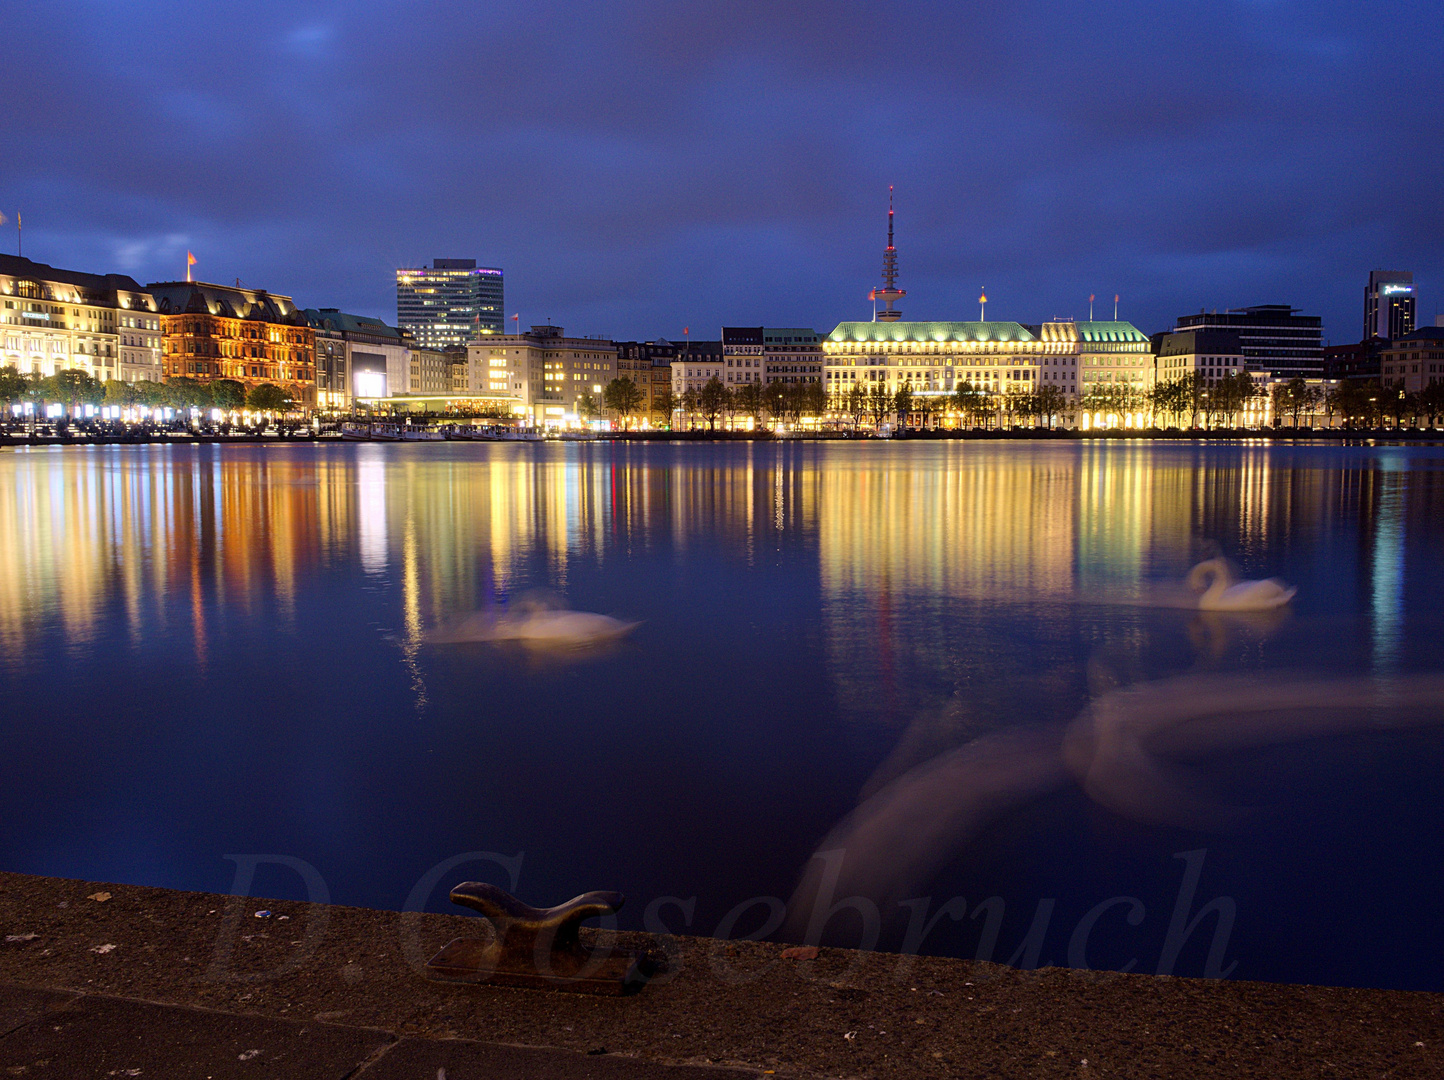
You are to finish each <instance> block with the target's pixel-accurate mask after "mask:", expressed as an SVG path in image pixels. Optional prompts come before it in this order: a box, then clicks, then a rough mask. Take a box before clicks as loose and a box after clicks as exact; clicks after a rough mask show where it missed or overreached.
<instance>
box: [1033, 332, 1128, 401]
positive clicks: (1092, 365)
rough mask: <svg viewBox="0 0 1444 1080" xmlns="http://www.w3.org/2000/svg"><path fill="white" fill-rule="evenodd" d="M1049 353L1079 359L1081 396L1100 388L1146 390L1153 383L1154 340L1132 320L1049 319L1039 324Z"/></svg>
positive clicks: (1079, 388) (1078, 388) (1078, 385)
mask: <svg viewBox="0 0 1444 1080" xmlns="http://www.w3.org/2000/svg"><path fill="white" fill-rule="evenodd" d="M1039 333H1040V336H1041V337H1042V339H1043V343H1044V345H1045V346H1046V347H1047V348H1048V349H1049V350H1050V351H1049V355H1054V354H1056V353H1059V352H1061V353H1062V354H1063V355H1065V356H1068V357H1069V358H1070V360H1076V361H1077V365H1076V366H1077V369H1078V384H1077V393H1078V394H1079V396H1086V395H1087V394H1088V392H1089V391H1091V390H1096V389H1100V388H1110V389H1111V388H1116V387H1124V388H1127V389H1129V390H1133V391H1138V392H1142V391H1146V390H1147V389H1148V388H1149V387H1151V386H1152V385H1153V343H1152V342H1151V341H1149V340H1148V336H1147V335H1146V334H1144V333H1143V331H1142V330H1139V329H1138V327H1136V326H1134V325H1133V324H1132V323H1127V322H1072V321H1068V322H1050V323H1044V324H1043V325H1042V326H1041V327H1040V328H1039Z"/></svg>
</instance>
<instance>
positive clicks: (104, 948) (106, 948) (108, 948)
mask: <svg viewBox="0 0 1444 1080" xmlns="http://www.w3.org/2000/svg"><path fill="white" fill-rule="evenodd" d="M90 951H91V952H93V953H100V955H101V956H104V955H105V954H106V953H108V952H114V951H115V946H114V945H97V946H95V948H93V949H91V950H90Z"/></svg>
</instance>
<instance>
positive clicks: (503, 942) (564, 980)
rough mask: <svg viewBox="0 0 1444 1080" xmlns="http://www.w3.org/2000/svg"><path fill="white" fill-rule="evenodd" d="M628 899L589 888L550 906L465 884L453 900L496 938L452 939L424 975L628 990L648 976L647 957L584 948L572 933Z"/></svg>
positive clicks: (651, 968)
mask: <svg viewBox="0 0 1444 1080" xmlns="http://www.w3.org/2000/svg"><path fill="white" fill-rule="evenodd" d="M625 900H626V897H625V896H623V895H622V894H621V893H618V892H589V893H582V895H581V896H578V897H574V898H573V899H571V900H568V901H567V902H566V903H565V904H558V905H557V906H556V907H553V908H534V907H529V906H528V905H526V904H523V903H522V902H521V901H520V900H518V899H517V898H516V897H514V896H511V895H509V894H507V893H504V892H502V891H501V890H500V889H498V888H497V887H496V886H494V885H487V884H486V883H485V882H480V881H466V882H463V883H462V884H460V885H458V886H457V887H456V888H454V889H452V890H451V902H452V903H453V904H461V905H462V906H463V907H469V908H472V909H473V910H475V911H478V912H480V913H481V914H482V915H483V916H485V917H486V918H487V919H488V920H490V922H491V924H492V927H493V928H494V929H495V931H496V933H495V936H494V937H493V938H492V939H491V940H490V941H486V940H483V939H481V938H457V939H456V940H455V941H452V942H451V943H450V944H449V945H447V946H446V947H445V948H444V949H442V950H441V951H440V952H439V953H437V954H436V955H435V956H433V957H432V958H431V960H430V961H429V962H428V963H427V965H426V970H427V973H428V974H429V975H430V976H431V977H432V978H434V979H444V980H446V981H447V982H464V983H481V982H485V983H491V984H493V985H496V986H525V987H530V988H532V989H542V990H570V991H575V992H580V993H584V994H626V993H630V992H632V991H635V990H639V989H641V987H642V984H643V983H645V982H646V981H647V979H648V978H649V977H650V976H651V975H652V973H653V971H654V966H653V964H652V963H651V959H650V957H648V956H647V955H645V954H640V953H635V952H632V951H630V950H624V949H617V948H615V947H611V946H605V947H598V948H595V949H592V950H590V951H588V950H587V949H584V948H583V947H582V943H581V941H580V940H579V939H578V936H577V931H578V930H579V929H580V927H581V924H582V921H583V920H585V919H592V918H596V917H597V916H599V915H610V914H612V912H614V911H616V910H617V909H618V908H620V907H621V906H622V904H623V902H624V901H625Z"/></svg>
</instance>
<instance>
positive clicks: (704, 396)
mask: <svg viewBox="0 0 1444 1080" xmlns="http://www.w3.org/2000/svg"><path fill="white" fill-rule="evenodd" d="M726 407H727V387H725V386H723V385H722V380H721V379H719V378H717V376H716V375H713V376H712V377H711V378H710V379H708V380H707V382H706V384H705V385H704V386H703V387H702V389H701V390H699V391H698V392H697V410H698V411H699V412H700V413H701V414H702V416H703V417H704V418H705V419H706V421H707V430H708V431H716V430H717V417H718V416H719V415H721V413H722V410H723V409H725V408H726Z"/></svg>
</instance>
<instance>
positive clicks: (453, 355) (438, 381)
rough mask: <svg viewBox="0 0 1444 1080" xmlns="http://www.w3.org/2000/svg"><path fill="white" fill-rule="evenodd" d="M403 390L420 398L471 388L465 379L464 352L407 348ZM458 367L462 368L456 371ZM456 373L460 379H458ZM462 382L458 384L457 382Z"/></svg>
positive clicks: (464, 390)
mask: <svg viewBox="0 0 1444 1080" xmlns="http://www.w3.org/2000/svg"><path fill="white" fill-rule="evenodd" d="M406 364H407V383H406V392H407V393H409V394H419V395H421V396H422V397H434V396H436V395H438V394H443V395H444V394H451V393H455V392H456V391H457V390H461V391H463V392H469V391H470V389H471V388H470V385H469V382H468V380H467V379H466V353H464V352H460V351H456V352H444V351H442V350H440V349H418V348H412V349H408V350H407V351H406ZM458 366H459V367H460V368H461V371H460V372H458V371H457V368H458ZM458 375H459V376H460V378H458ZM458 383H460V384H461V385H460V386H458V385H457V384H458Z"/></svg>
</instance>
